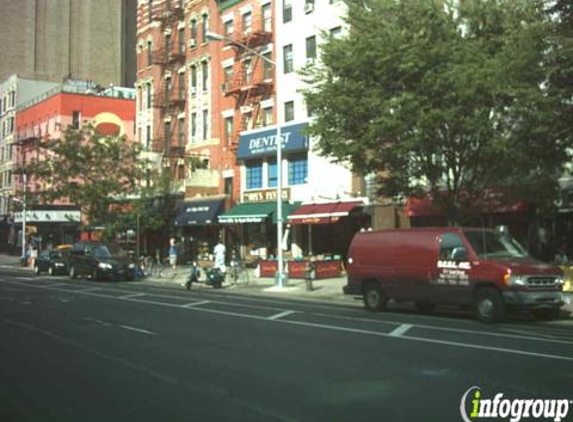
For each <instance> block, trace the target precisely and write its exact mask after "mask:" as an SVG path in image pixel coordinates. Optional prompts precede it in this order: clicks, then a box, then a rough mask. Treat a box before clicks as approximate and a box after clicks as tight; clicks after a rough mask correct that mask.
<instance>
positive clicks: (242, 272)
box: [227, 257, 250, 285]
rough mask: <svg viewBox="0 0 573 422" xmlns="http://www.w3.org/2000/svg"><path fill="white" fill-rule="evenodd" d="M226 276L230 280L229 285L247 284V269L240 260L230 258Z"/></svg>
mask: <svg viewBox="0 0 573 422" xmlns="http://www.w3.org/2000/svg"><path fill="white" fill-rule="evenodd" d="M227 274H228V275H229V277H230V279H231V284H247V285H248V284H249V281H250V279H249V269H248V268H247V267H246V266H245V263H244V262H243V261H242V260H241V259H238V258H233V257H232V258H231V261H230V262H229V271H228V272H227Z"/></svg>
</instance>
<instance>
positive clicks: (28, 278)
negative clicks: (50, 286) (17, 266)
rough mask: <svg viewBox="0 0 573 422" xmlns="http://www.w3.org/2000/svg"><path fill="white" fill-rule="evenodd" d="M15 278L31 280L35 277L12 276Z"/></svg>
mask: <svg viewBox="0 0 573 422" xmlns="http://www.w3.org/2000/svg"><path fill="white" fill-rule="evenodd" d="M14 278H15V279H16V280H26V281H32V280H35V279H36V278H35V277H14Z"/></svg>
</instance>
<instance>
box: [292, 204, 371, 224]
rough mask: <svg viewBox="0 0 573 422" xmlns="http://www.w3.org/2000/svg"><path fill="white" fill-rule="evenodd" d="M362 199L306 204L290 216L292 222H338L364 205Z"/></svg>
mask: <svg viewBox="0 0 573 422" xmlns="http://www.w3.org/2000/svg"><path fill="white" fill-rule="evenodd" d="M363 205H364V203H363V202H362V201H349V202H329V203H326V204H306V205H303V206H302V207H300V208H299V209H297V210H295V211H294V212H292V213H291V214H290V215H289V216H288V218H287V219H288V222H289V223H291V224H328V223H336V222H337V221H339V220H340V219H341V218H342V217H346V216H348V214H350V212H351V211H352V210H353V209H355V208H357V207H361V206H363Z"/></svg>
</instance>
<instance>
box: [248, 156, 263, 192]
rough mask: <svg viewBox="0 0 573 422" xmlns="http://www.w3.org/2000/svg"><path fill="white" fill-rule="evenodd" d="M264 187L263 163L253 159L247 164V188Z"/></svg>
mask: <svg viewBox="0 0 573 422" xmlns="http://www.w3.org/2000/svg"><path fill="white" fill-rule="evenodd" d="M262 187H263V163H262V162H261V161H252V162H250V163H248V164H247V189H260V188H262Z"/></svg>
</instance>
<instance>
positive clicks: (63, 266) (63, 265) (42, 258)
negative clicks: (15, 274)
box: [34, 249, 69, 275]
mask: <svg viewBox="0 0 573 422" xmlns="http://www.w3.org/2000/svg"><path fill="white" fill-rule="evenodd" d="M68 262H69V254H68V252H67V251H63V250H60V249H46V250H44V251H42V252H40V255H38V257H37V258H36V259H35V260H34V272H35V273H36V274H40V273H41V272H45V271H47V272H48V274H50V275H56V274H67V273H68Z"/></svg>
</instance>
